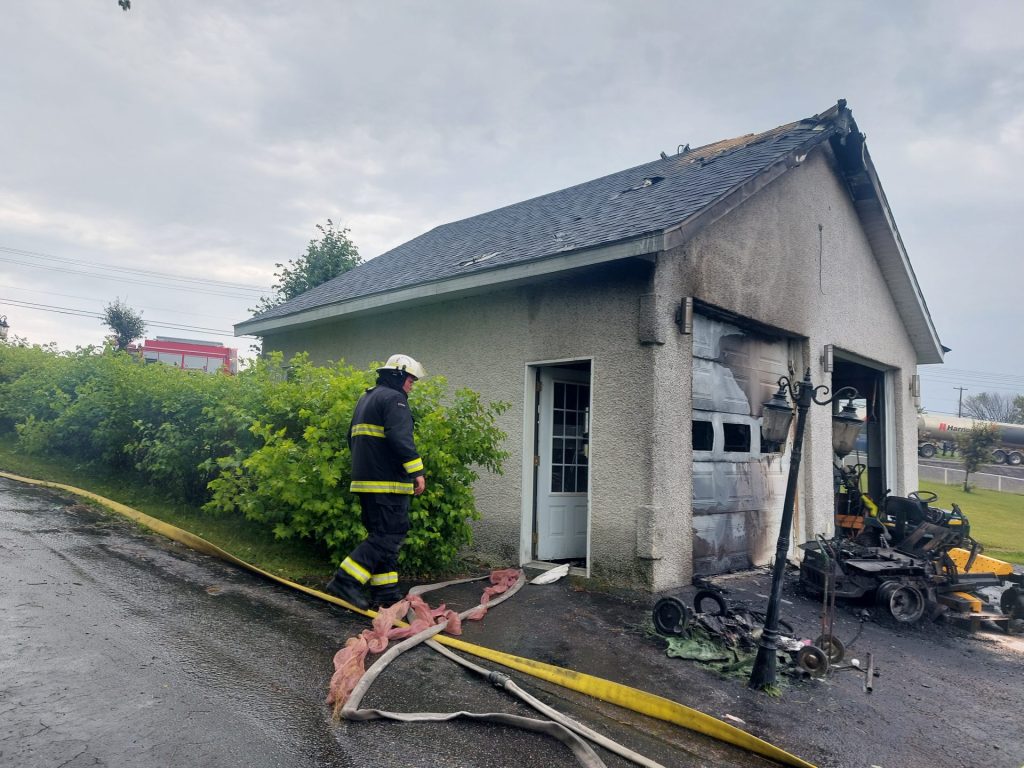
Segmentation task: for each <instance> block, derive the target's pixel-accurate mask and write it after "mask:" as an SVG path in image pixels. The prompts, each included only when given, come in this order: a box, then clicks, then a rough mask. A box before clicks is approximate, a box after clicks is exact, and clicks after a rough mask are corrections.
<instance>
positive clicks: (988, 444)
mask: <svg viewBox="0 0 1024 768" xmlns="http://www.w3.org/2000/svg"><path fill="white" fill-rule="evenodd" d="M956 442H957V446H959V448H960V456H961V457H962V458H963V462H964V493H970V491H971V487H970V485H969V484H968V482H967V479H968V478H969V477H970V476H971V473H972V472H977V471H978V468H979V467H980V466H981V465H982V464H984V463H985V462H986V461H988V460H989V459H991V458H992V446H993V445H995V444H996V429H995V427H993V426H992V425H991V424H974V425H972V426H971V428H970V429H969V430H967V431H966V432H961V433H960V434H958V435H957V437H956Z"/></svg>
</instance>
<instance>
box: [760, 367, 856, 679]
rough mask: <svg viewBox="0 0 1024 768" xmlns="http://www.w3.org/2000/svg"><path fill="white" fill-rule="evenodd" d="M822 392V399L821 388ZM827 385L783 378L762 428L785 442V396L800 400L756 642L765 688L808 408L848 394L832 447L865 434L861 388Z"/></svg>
mask: <svg viewBox="0 0 1024 768" xmlns="http://www.w3.org/2000/svg"><path fill="white" fill-rule="evenodd" d="M819 390H821V393H820V395H821V398H824V399H819V397H818V391H819ZM828 391H829V390H828V387H826V386H824V385H820V386H817V387H816V386H814V385H813V384H812V383H811V369H810V368H808V369H807V372H806V373H804V379H803V381H801V382H798V383H796V384H795V385H794V384H793V383H792V382H791V381H790V380H789V379H788V378H787V377H786V376H782V377H781V378H780V379H779V391H778V392H776V393H775V394H774V395H773V396H772V399H771V400H769V401H768V402H767V403H765V404H764V418H763V421H762V427H761V431H762V433H763V436H764V439H765V440H767V441H768V442H771V443H776V444H780V445H781V444H782V443H784V442H785V440H786V436H787V435H788V434H789V425H790V423H791V422H792V420H793V410H792V408H791V407H790V405H789V400H788V399H787V397H786V394H787V392H788V393H789V395H790V396H792V398H793V400H794V401H795V402H796V409H797V415H796V434H795V435H794V437H793V453H792V454H791V455H790V458H789V478H788V480H787V481H786V499H785V501H784V502H783V504H782V523H781V524H780V527H779V541H778V544H777V545H776V547H775V566H774V568H773V569H772V590H771V593H770V594H769V596H768V610H767V612H766V614H765V620H764V630H763V631H762V632H761V640H760V642H759V643H758V646H757V658H756V659H754V668H753V670H751V672H750V683H749V685H750V687H751V688H755V689H757V690H763V689H764V688H767V687H768V686H770V685H774V684H775V662H776V654H777V648H778V641H779V603H780V601H781V600H782V576H783V573H784V572H785V570H786V556H787V554H788V553H789V532H790V528H792V527H793V502H794V501H795V499H796V486H797V477H798V476H799V474H800V457H801V454H802V452H803V447H804V427H805V426H806V424H807V411H808V410H810V407H811V403H812V402H813V403H817V404H818V405H829V404H830V403H832V402H833V401H834V400H836V399H838V398H842V397H846V398H849V401H848V402H847V404H846V405H845V406H844V407H843V409H842V410H841V411H840V412H839V413H837V414H836V415H835V416H833V417H832V450H833V451H834V452H835V454H836V456H838V457H839V458H843V457H844V456H846V455H847V454H848V453H849V452H850V451H852V450H853V444H854V441H855V440H856V439H857V435H858V434H859V433H860V429H861V427H862V426H863V422H862V421H861V420H860V419H858V418H857V410H856V409H855V408H854V407H853V399H854V398H855V397H857V390H855V389H854V388H853V387H844V388H843V389H841V390H839V391H838V392H836V393H835V394H834V395H832V397H829V398H825V395H827V394H828Z"/></svg>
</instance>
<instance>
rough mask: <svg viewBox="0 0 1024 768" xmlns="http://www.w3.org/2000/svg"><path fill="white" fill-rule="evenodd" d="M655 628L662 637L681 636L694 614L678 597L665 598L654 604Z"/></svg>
mask: <svg viewBox="0 0 1024 768" xmlns="http://www.w3.org/2000/svg"><path fill="white" fill-rule="evenodd" d="M652 618H653V619H654V628H655V629H657V630H658V632H659V634H662V635H681V634H683V632H684V631H685V630H686V627H687V625H689V623H690V619H691V618H693V613H692V612H691V611H690V609H689V608H687V606H686V603H684V602H683V601H682V600H680V599H679V598H678V597H663V598H661V599H660V600H659V601H658V602H656V603H655V604H654V611H653V614H652Z"/></svg>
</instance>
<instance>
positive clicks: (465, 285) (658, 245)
mask: <svg viewBox="0 0 1024 768" xmlns="http://www.w3.org/2000/svg"><path fill="white" fill-rule="evenodd" d="M664 249H665V238H664V236H663V234H662V233H661V232H655V233H648V234H644V235H641V236H639V237H634V238H630V239H628V240H622V241H619V242H616V243H609V244H606V245H601V246H597V247H594V248H585V249H580V250H574V251H558V252H555V253H551V254H548V255H547V256H544V257H542V258H539V259H532V260H530V261H528V262H525V263H520V264H511V265H509V266H505V267H496V268H493V269H487V270H478V271H476V272H473V273H471V274H468V275H461V276H459V277H449V278H445V279H442V280H435V281H432V282H425V283H420V284H418V285H414V286H410V287H408V288H400V289H398V290H394V291H382V292H380V293H375V294H370V295H368V296H360V297H359V298H355V299H350V300H348V301H340V302H336V303H333V304H326V305H323V306H319V307H314V308H311V309H308V310H304V311H300V312H295V313H294V314H289V315H283V316H280V317H272V318H266V319H260V318H253V319H251V320H246V321H244V322H241V323H238V324H236V325H235V326H234V331H235V336H242V335H256V336H262V335H265V334H267V333H275V332H282V331H290V330H295V329H298V328H301V327H305V326H310V325H317V324H319V323H323V322H327V321H330V320H335V319H337V318H340V317H352V316H355V315H360V314H364V313H367V312H374V311H378V310H380V309H383V308H392V307H395V306H397V305H404V306H409V305H416V304H425V303H431V302H434V301H438V300H442V299H454V298H459V297H463V296H468V295H472V294H475V293H483V292H485V291H488V290H491V289H493V288H494V287H496V286H499V285H500V286H501V287H503V288H505V287H512V286H514V285H517V284H521V283H526V282H531V281H534V280H537V279H540V278H543V277H546V276H548V275H553V274H556V273H558V272H565V271H569V270H573V269H579V268H581V267H589V266H593V265H595V264H603V263H605V262H609V261H618V260H619V259H627V258H635V257H645V256H651V255H654V254H658V253H660V252H661V251H663V250H664Z"/></svg>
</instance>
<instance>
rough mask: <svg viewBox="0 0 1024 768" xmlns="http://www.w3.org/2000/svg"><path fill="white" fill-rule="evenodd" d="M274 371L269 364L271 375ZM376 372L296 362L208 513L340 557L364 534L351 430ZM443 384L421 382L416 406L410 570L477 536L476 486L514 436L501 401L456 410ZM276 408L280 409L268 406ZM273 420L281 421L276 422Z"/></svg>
mask: <svg viewBox="0 0 1024 768" xmlns="http://www.w3.org/2000/svg"><path fill="white" fill-rule="evenodd" d="M270 372H272V368H270V367H269V366H268V367H266V368H264V369H263V371H262V373H263V375H267V374H268V373H270ZM374 378H375V376H374V374H373V373H372V371H360V370H356V369H354V368H351V367H348V366H345V365H344V364H338V365H336V366H334V367H332V368H318V367H315V366H313V365H311V364H310V363H309V362H308V360H306V359H305V358H302V357H300V358H296V359H295V360H293V361H292V366H291V369H290V376H289V379H288V381H286V382H280V383H278V384H277V385H276V386H274V385H272V386H269V387H268V390H269V392H270V393H271V394H270V396H269V397H268V399H267V401H266V402H264V403H261V405H262V406H263V407H264V408H265V411H264V413H263V414H261V415H260V416H259V417H257V418H254V419H253V423H252V426H251V428H250V429H251V432H252V434H253V435H254V436H255V437H256V439H257V441H258V443H259V444H260V445H259V447H258V448H256V449H255V450H253V451H251V452H247V451H245V450H239V451H237V452H236V453H235V454H234V455H232V456H230V457H226V458H224V459H221V460H219V461H218V466H219V467H220V468H221V474H220V476H219V477H217V478H216V479H214V480H213V481H212V482H211V483H210V486H209V487H210V490H211V492H212V494H213V498H212V499H211V501H210V502H209V503H208V504H207V505H206V509H208V510H210V511H218V512H230V511H240V512H242V513H243V514H244V515H245V516H246V517H248V518H250V519H253V520H258V521H260V522H263V523H266V524H268V525H269V526H272V528H273V531H274V534H275V536H278V537H279V538H296V537H298V538H310V539H313V540H317V541H320V542H322V543H323V544H324V545H325V546H326V547H327V549H328V551H330V552H331V553H332V555H333V556H334V557H335V558H336V559H337V560H339V561H340V560H341V559H342V558H343V557H344V555H345V554H346V553H347V552H348V551H349V550H351V549H352V547H354V546H355V544H356V543H358V542H359V540H360V539H361V538H362V537H363V536H365V534H366V531H365V529H364V528H363V526H362V523H361V522H360V505H359V499H358V497H357V496H356V495H355V494H353V493H351V492H350V491H349V490H348V482H349V477H350V466H351V464H350V462H351V456H350V453H349V449H348V442H347V435H348V426H349V423H350V422H351V420H352V412H353V409H354V408H355V404H356V401H357V400H358V399H359V397H360V396H361V395H362V393H363V392H364V391H365V390H366V389H367V388H368V387H370V386H371V385H372V384H373V381H374ZM446 393H447V382H446V381H445V379H444V378H443V377H434V378H432V379H427V380H425V381H421V382H419V383H418V384H417V385H416V388H415V389H414V390H413V392H412V394H411V396H410V398H409V405H410V409H411V411H412V414H413V418H414V419H415V420H416V433H415V434H416V444H417V447H418V449H419V452H420V454H421V456H422V457H423V462H424V466H425V469H426V475H427V490H426V492H425V493H423V494H422V495H421V496H417V497H415V498H414V499H413V500H412V507H411V511H410V517H411V522H412V529H411V530H410V532H409V536H408V538H407V540H406V544H405V546H404V548H403V550H402V555H401V565H402V567H403V569H406V570H411V571H414V572H419V573H425V572H429V571H435V570H438V569H441V568H444V567H445V566H447V565H448V564H450V563H451V562H452V560H453V559H454V558H455V556H456V555H457V553H458V551H459V549H460V548H461V547H462V546H464V545H465V544H467V543H468V542H469V541H470V540H471V537H472V529H471V528H470V525H469V522H470V521H471V520H474V519H477V518H478V517H479V514H478V513H477V511H476V508H475V500H474V496H473V490H472V485H473V482H475V481H476V479H477V478H478V473H477V468H484V469H487V470H490V471H492V472H500V471H501V462H502V461H503V460H504V458H505V456H506V454H505V453H504V452H503V451H501V450H500V449H499V446H500V444H501V441H502V440H503V439H504V438H505V435H504V433H502V432H501V431H500V430H499V429H498V428H497V427H496V425H495V420H496V417H497V416H498V414H500V413H501V412H502V411H503V410H504V409H505V407H506V406H505V405H504V404H502V403H492V404H489V405H485V404H484V403H483V402H482V401H481V399H480V397H479V396H478V395H477V394H475V393H473V392H471V391H469V390H459V391H457V392H455V393H454V396H453V398H452V402H451V404H450V405H444V404H443V403H442V400H443V399H444V396H445V394H446ZM268 405H271V406H272V407H270V408H267V406H268ZM270 413H273V415H275V416H276V417H277V418H276V419H270V418H267V417H268V416H269V415H270Z"/></svg>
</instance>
